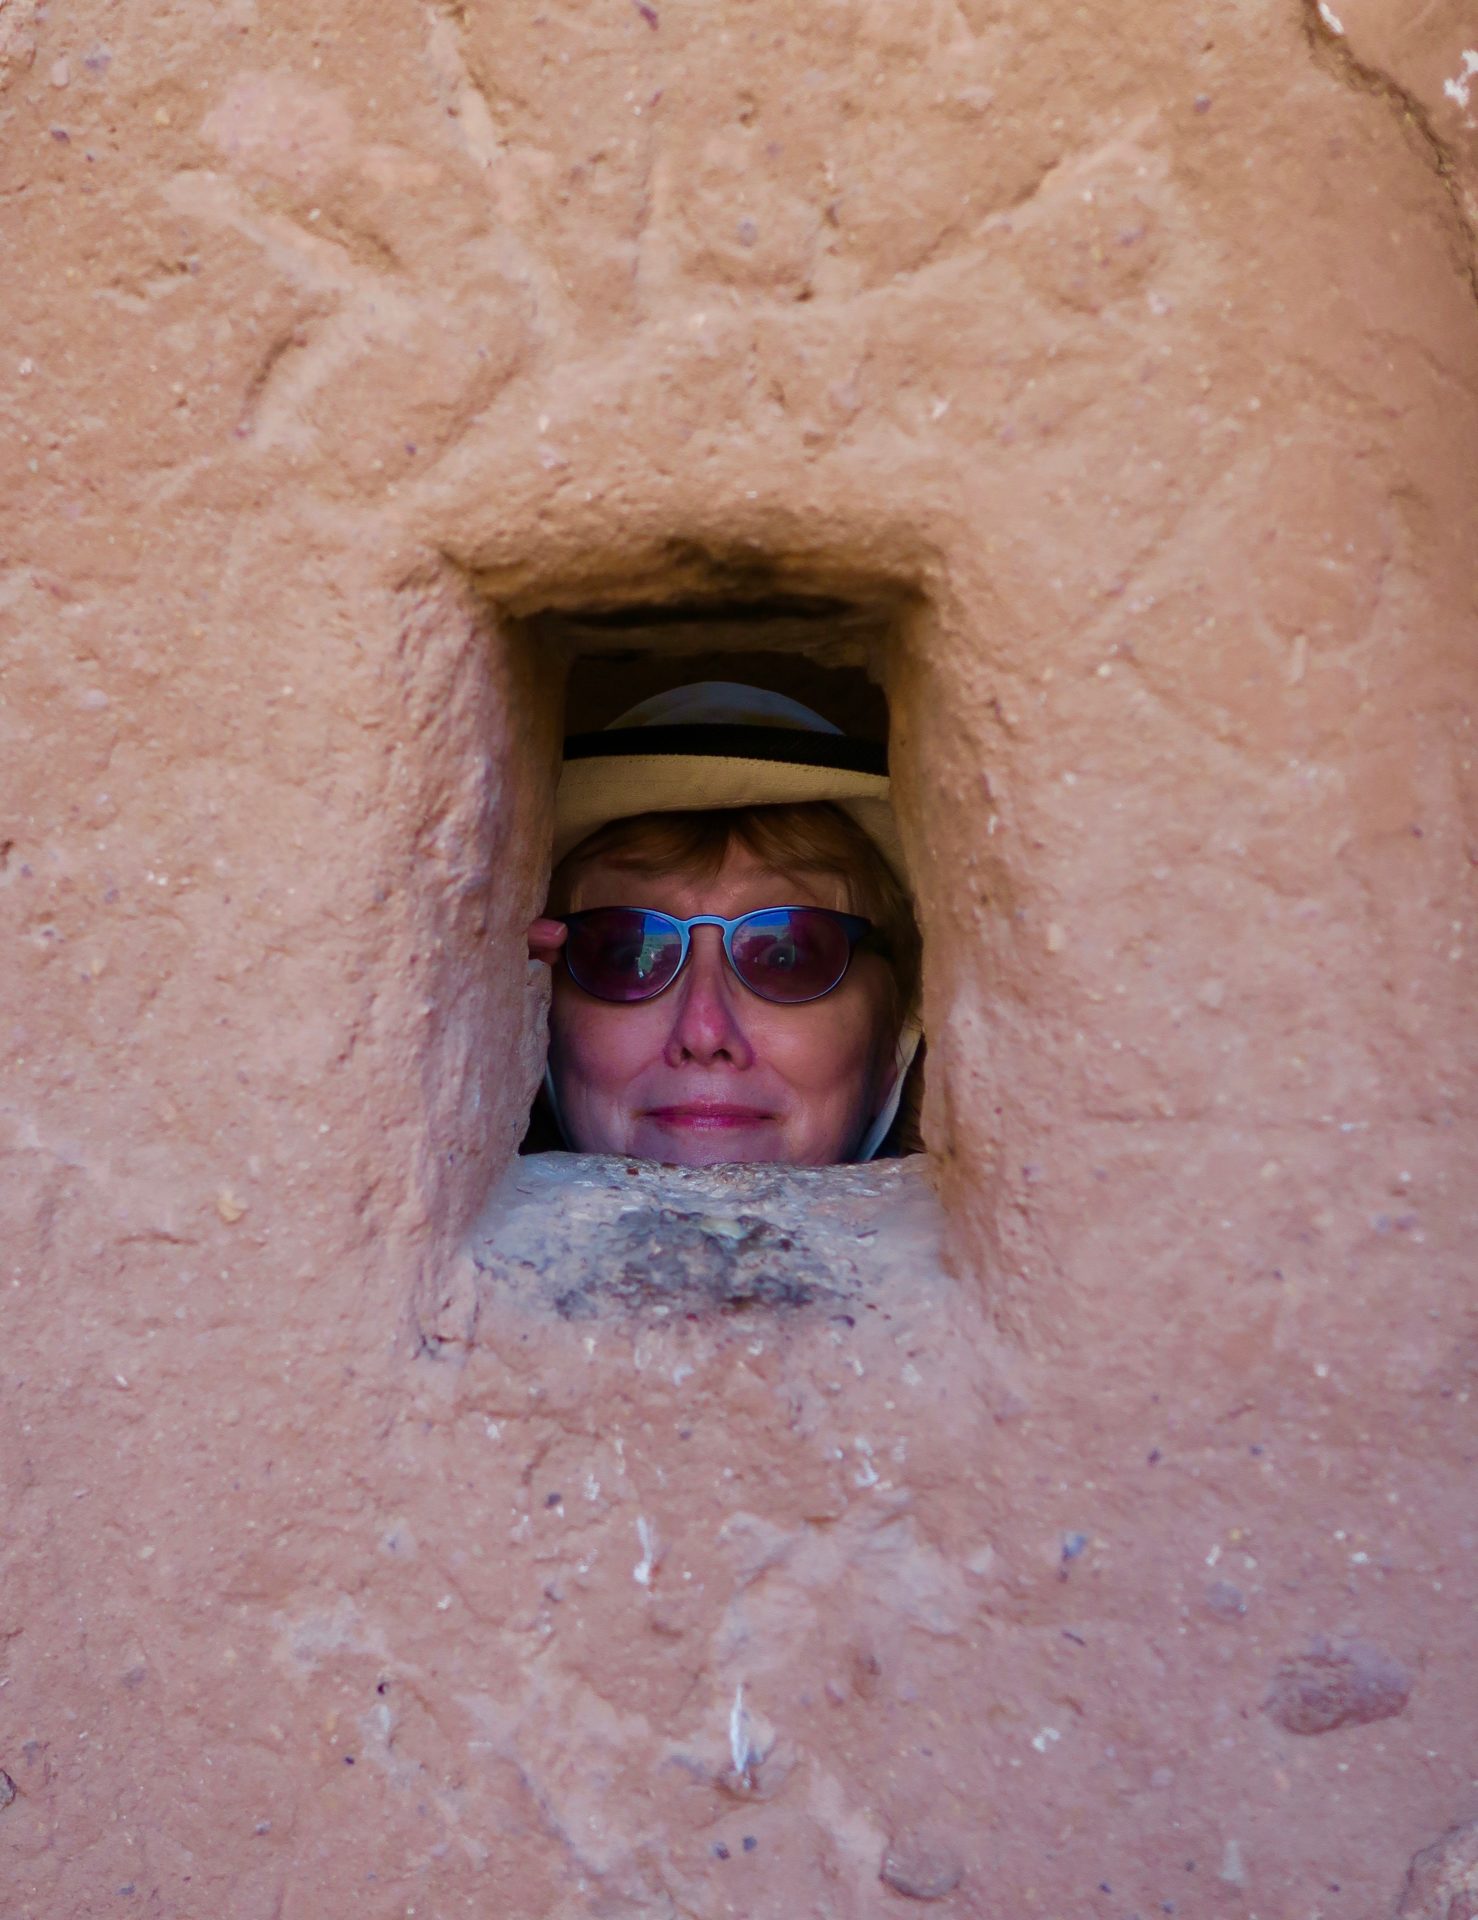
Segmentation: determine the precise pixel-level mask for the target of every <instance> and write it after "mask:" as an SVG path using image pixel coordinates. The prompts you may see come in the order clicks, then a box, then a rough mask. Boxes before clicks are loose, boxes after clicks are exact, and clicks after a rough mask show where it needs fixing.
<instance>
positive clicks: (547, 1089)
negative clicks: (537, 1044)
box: [544, 1057, 570, 1153]
mask: <svg viewBox="0 0 1478 1920" xmlns="http://www.w3.org/2000/svg"><path fill="white" fill-rule="evenodd" d="M544 1098H545V1099H546V1100H547V1101H548V1102H549V1112H550V1115H551V1117H552V1118H553V1120H554V1127H555V1131H556V1132H557V1133H558V1135H559V1137H560V1141H561V1143H562V1144H563V1146H564V1149H565V1151H566V1152H567V1153H568V1152H569V1151H570V1142H569V1138H568V1136H567V1135H566V1133H565V1123H564V1117H563V1115H562V1114H561V1113H560V1110H559V1095H558V1094H557V1093H556V1092H555V1091H554V1069H553V1068H552V1067H551V1066H550V1065H549V1062H548V1059H547V1057H546V1059H545V1063H544Z"/></svg>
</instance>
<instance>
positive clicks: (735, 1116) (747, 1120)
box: [646, 1101, 775, 1133]
mask: <svg viewBox="0 0 1478 1920" xmlns="http://www.w3.org/2000/svg"><path fill="white" fill-rule="evenodd" d="M646 1117H647V1119H648V1120H654V1121H655V1122H656V1123H657V1125H658V1126H659V1127H680V1128H685V1129H688V1130H689V1131H692V1132H695V1133H723V1132H726V1131H729V1130H732V1129H737V1128H740V1127H758V1126H763V1125H764V1124H765V1122H766V1121H770V1120H773V1119H774V1118H775V1115H774V1114H773V1113H771V1112H769V1111H768V1110H767V1109H766V1108H763V1107H741V1106H736V1105H734V1104H733V1103H732V1102H731V1101H712V1102H710V1101H701V1102H700V1101H689V1102H686V1103H684V1104H683V1105H682V1106H673V1107H648V1108H647V1110H646Z"/></svg>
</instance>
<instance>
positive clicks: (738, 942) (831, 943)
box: [732, 907, 852, 1001]
mask: <svg viewBox="0 0 1478 1920" xmlns="http://www.w3.org/2000/svg"><path fill="white" fill-rule="evenodd" d="M732 951H733V955H734V971H735V972H736V973H737V974H738V976H739V978H740V979H741V980H742V981H743V982H744V984H745V986H746V987H748V988H749V990H750V991H751V992H752V993H757V994H759V996H760V997H761V999H763V1000H780V1001H786V1000H790V1001H800V1000H819V999H820V997H821V995H822V994H823V993H830V992H831V990H832V988H833V987H834V986H835V985H836V984H837V982H838V981H839V980H840V979H841V977H842V975H843V974H844V973H845V972H846V971H847V962H848V960H849V959H850V958H851V955H852V943H851V941H850V940H849V939H848V937H847V930H846V927H845V925H844V924H843V922H842V921H841V919H840V918H839V917H838V916H837V915H835V914H830V913H826V912H824V911H823V910H822V909H821V908H819V907H772V908H767V909H766V910H765V911H763V912H761V913H751V914H749V915H748V916H747V917H746V918H745V919H744V920H743V921H742V922H741V923H740V924H739V925H738V926H737V927H736V928H735V929H734V940H733V948H732Z"/></svg>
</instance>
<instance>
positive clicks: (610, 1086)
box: [549, 980, 662, 1092]
mask: <svg viewBox="0 0 1478 1920" xmlns="http://www.w3.org/2000/svg"><path fill="white" fill-rule="evenodd" d="M656 1025H657V1023H655V1022H654V1021H653V1020H652V1017H651V1012H650V1010H649V1009H647V1008H645V1007H612V1006H605V1005H603V1004H602V1003H601V1002H600V1001H598V1000H591V999H589V998H588V997H587V996H586V995H585V994H583V993H581V992H579V991H578V989H577V988H574V987H572V986H570V985H569V983H568V982H563V983H562V982H560V981H559V980H556V981H555V987H554V1002H553V1005H552V1006H551V1008H550V1012H549V1033H550V1042H551V1058H552V1061H553V1065H554V1070H555V1073H556V1075H557V1077H558V1078H559V1079H560V1080H561V1081H562V1082H563V1083H564V1084H565V1085H566V1086H567V1087H581V1088H586V1089H589V1090H590V1091H592V1092H614V1091H617V1090H619V1089H620V1088H621V1087H623V1086H624V1085H625V1084H626V1082H627V1081H628V1080H630V1079H631V1077H632V1076H633V1075H634V1074H636V1073H639V1072H640V1071H641V1069H642V1067H643V1066H645V1065H646V1064H647V1063H648V1062H649V1061H651V1060H652V1059H653V1058H654V1057H655V1056H656V1055H657V1054H658V1053H659V1052H660V1051H661V1046H662V1036H661V1033H660V1032H658V1031H655V1028H656Z"/></svg>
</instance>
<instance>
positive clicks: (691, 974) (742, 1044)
mask: <svg viewBox="0 0 1478 1920" xmlns="http://www.w3.org/2000/svg"><path fill="white" fill-rule="evenodd" d="M692 943H693V944H692V949H691V951H690V952H689V954H688V964H687V965H686V967H684V968H683V971H682V976H681V978H680V979H679V980H678V981H677V983H676V986H675V988H674V996H675V997H674V1000H673V1019H672V1025H671V1027H670V1028H669V1030H668V1034H667V1044H666V1046H665V1047H664V1048H663V1050H662V1057H663V1059H664V1060H665V1061H666V1062H667V1065H668V1066H669V1067H681V1066H704V1067H706V1066H713V1065H716V1064H720V1063H722V1064H725V1065H728V1066H731V1067H748V1066H752V1065H753V1064H754V1048H753V1047H752V1046H751V1045H750V1043H749V1037H748V1035H747V1034H746V1033H745V1031H744V1024H743V1020H742V1017H741V1016H742V1007H741V1005H740V1001H739V998H738V996H739V995H740V994H742V993H743V991H744V989H743V988H742V987H741V986H740V984H739V982H738V981H737V980H736V979H735V977H734V974H733V970H732V969H731V968H730V966H729V962H728V960H727V958H726V957H725V954H724V943H723V935H722V934H721V933H720V932H719V929H718V928H717V927H694V929H693V933H692Z"/></svg>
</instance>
